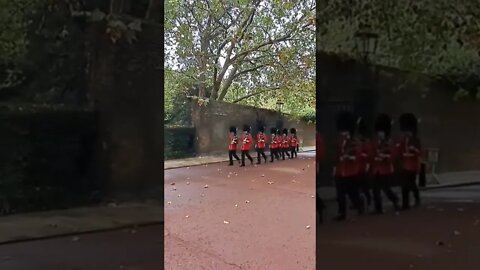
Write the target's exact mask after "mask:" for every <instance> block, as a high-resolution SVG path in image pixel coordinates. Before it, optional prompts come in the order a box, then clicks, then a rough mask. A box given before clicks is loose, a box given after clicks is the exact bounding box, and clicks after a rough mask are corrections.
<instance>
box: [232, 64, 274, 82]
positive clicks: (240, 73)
mask: <svg viewBox="0 0 480 270" xmlns="http://www.w3.org/2000/svg"><path fill="white" fill-rule="evenodd" d="M266 66H267V65H266V64H262V65H258V66H255V67H253V68H249V69H245V70H242V71H239V72H237V74H235V75H234V76H233V79H236V78H238V77H240V76H242V75H244V74H247V73H250V72H253V71H256V70H259V69H261V68H264V67H266Z"/></svg>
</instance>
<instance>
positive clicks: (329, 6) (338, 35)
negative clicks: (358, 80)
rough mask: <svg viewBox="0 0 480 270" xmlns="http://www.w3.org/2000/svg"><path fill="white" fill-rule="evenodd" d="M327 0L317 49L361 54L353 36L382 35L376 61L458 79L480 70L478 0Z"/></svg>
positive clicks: (319, 16) (319, 21)
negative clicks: (363, 33) (359, 33)
mask: <svg viewBox="0 0 480 270" xmlns="http://www.w3.org/2000/svg"><path fill="white" fill-rule="evenodd" d="M348 2H349V4H348V5H347V4H346V2H345V1H342V0H323V1H321V4H320V5H319V8H318V9H317V15H316V16H317V30H318V31H317V49H318V50H320V51H322V52H330V53H336V54H346V55H348V56H349V57H356V56H357V55H356V52H355V43H354V40H353V36H354V33H355V31H357V30H360V29H362V28H363V27H369V28H370V30H372V31H374V32H376V33H378V34H379V36H380V38H379V48H378V53H377V54H376V55H375V56H374V58H373V59H372V60H373V61H374V62H375V63H377V64H381V65H388V66H393V67H397V68H400V69H405V70H414V71H419V72H423V73H427V74H430V75H434V76H438V77H441V78H447V79H449V80H455V81H465V80H466V79H467V78H470V77H471V76H476V77H478V75H479V71H480V66H479V65H480V61H479V60H480V56H479V49H480V19H478V18H480V3H479V2H478V1H468V0H461V1H455V2H452V1H448V0H425V1H413V0H408V1H384V0H364V1H348Z"/></svg>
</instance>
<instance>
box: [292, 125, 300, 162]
mask: <svg viewBox="0 0 480 270" xmlns="http://www.w3.org/2000/svg"><path fill="white" fill-rule="evenodd" d="M297 144H298V138H297V130H296V129H295V128H291V129H290V157H291V158H294V157H297V156H298V155H297Z"/></svg>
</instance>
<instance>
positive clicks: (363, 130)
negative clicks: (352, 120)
mask: <svg viewBox="0 0 480 270" xmlns="http://www.w3.org/2000/svg"><path fill="white" fill-rule="evenodd" d="M356 127H357V133H358V134H359V135H362V136H367V135H368V127H367V123H366V121H365V119H363V118H362V117H358V118H357V122H356Z"/></svg>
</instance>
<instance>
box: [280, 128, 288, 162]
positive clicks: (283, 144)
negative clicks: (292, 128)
mask: <svg viewBox="0 0 480 270" xmlns="http://www.w3.org/2000/svg"><path fill="white" fill-rule="evenodd" d="M281 149H282V159H283V160H285V155H287V157H288V158H290V154H289V153H288V150H289V149H290V141H289V138H288V129H286V128H284V129H283V136H282V137H281Z"/></svg>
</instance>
